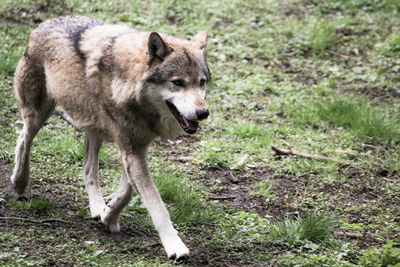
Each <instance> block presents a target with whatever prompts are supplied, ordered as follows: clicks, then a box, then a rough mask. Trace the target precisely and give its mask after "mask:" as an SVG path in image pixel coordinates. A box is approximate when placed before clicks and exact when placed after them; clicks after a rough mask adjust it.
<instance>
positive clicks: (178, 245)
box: [163, 235, 189, 262]
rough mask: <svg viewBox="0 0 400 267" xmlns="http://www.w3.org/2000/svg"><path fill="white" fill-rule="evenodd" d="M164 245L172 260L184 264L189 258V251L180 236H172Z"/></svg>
mask: <svg viewBox="0 0 400 267" xmlns="http://www.w3.org/2000/svg"><path fill="white" fill-rule="evenodd" d="M163 245H164V249H165V252H166V253H167V256H168V258H169V259H170V260H174V261H177V262H184V261H186V260H187V258H188V257H189V249H188V248H187V247H186V245H185V244H183V242H182V240H181V239H180V238H179V237H178V235H175V236H170V237H169V238H167V239H166V240H165V242H164V244H163Z"/></svg>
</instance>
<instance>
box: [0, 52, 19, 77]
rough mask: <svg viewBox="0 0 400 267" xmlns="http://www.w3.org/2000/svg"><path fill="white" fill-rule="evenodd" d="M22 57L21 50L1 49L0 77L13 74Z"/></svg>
mask: <svg viewBox="0 0 400 267" xmlns="http://www.w3.org/2000/svg"><path fill="white" fill-rule="evenodd" d="M20 58H21V53H20V51H11V52H4V51H1V50H0V74H1V76H0V77H3V78H4V77H6V76H12V75H13V74H14V72H15V68H16V67H17V64H18V61H19V60H20Z"/></svg>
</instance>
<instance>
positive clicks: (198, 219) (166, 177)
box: [155, 173, 213, 224]
mask: <svg viewBox="0 0 400 267" xmlns="http://www.w3.org/2000/svg"><path fill="white" fill-rule="evenodd" d="M155 184H156V186H157V188H158V191H159V192H160V195H161V197H162V199H163V200H164V201H165V203H167V207H168V210H169V212H170V215H171V217H172V218H174V222H175V223H177V224H201V223H204V222H210V221H211V220H212V217H213V214H212V213H213V210H212V209H208V208H207V206H206V205H205V203H204V202H203V201H202V200H201V198H200V195H199V193H198V191H196V189H195V188H194V187H193V186H190V182H189V181H188V179H187V178H182V177H177V176H176V175H174V174H171V173H167V174H165V173H159V174H158V175H157V176H156V177H155Z"/></svg>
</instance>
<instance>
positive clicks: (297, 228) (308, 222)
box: [270, 212, 336, 245]
mask: <svg viewBox="0 0 400 267" xmlns="http://www.w3.org/2000/svg"><path fill="white" fill-rule="evenodd" d="M335 227H336V222H335V219H334V218H333V216H332V215H330V214H327V213H324V212H322V213H319V214H318V213H316V212H308V213H307V214H306V215H305V216H304V217H297V218H296V219H290V218H285V219H283V220H282V221H280V222H278V223H276V224H273V225H271V227H270V235H271V237H272V238H274V239H277V240H281V241H282V242H284V243H285V244H288V245H296V244H299V242H305V241H309V242H312V243H315V244H328V243H332V240H333V238H334V235H333V231H334V229H335Z"/></svg>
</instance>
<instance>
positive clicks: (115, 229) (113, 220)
mask: <svg viewBox="0 0 400 267" xmlns="http://www.w3.org/2000/svg"><path fill="white" fill-rule="evenodd" d="M100 218H101V223H102V224H104V226H105V228H106V231H108V232H110V233H119V232H120V230H121V226H120V225H119V213H118V214H116V215H115V214H113V211H112V210H111V209H110V208H109V207H108V206H106V207H105V208H104V210H103V212H102V213H101V216H100Z"/></svg>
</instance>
